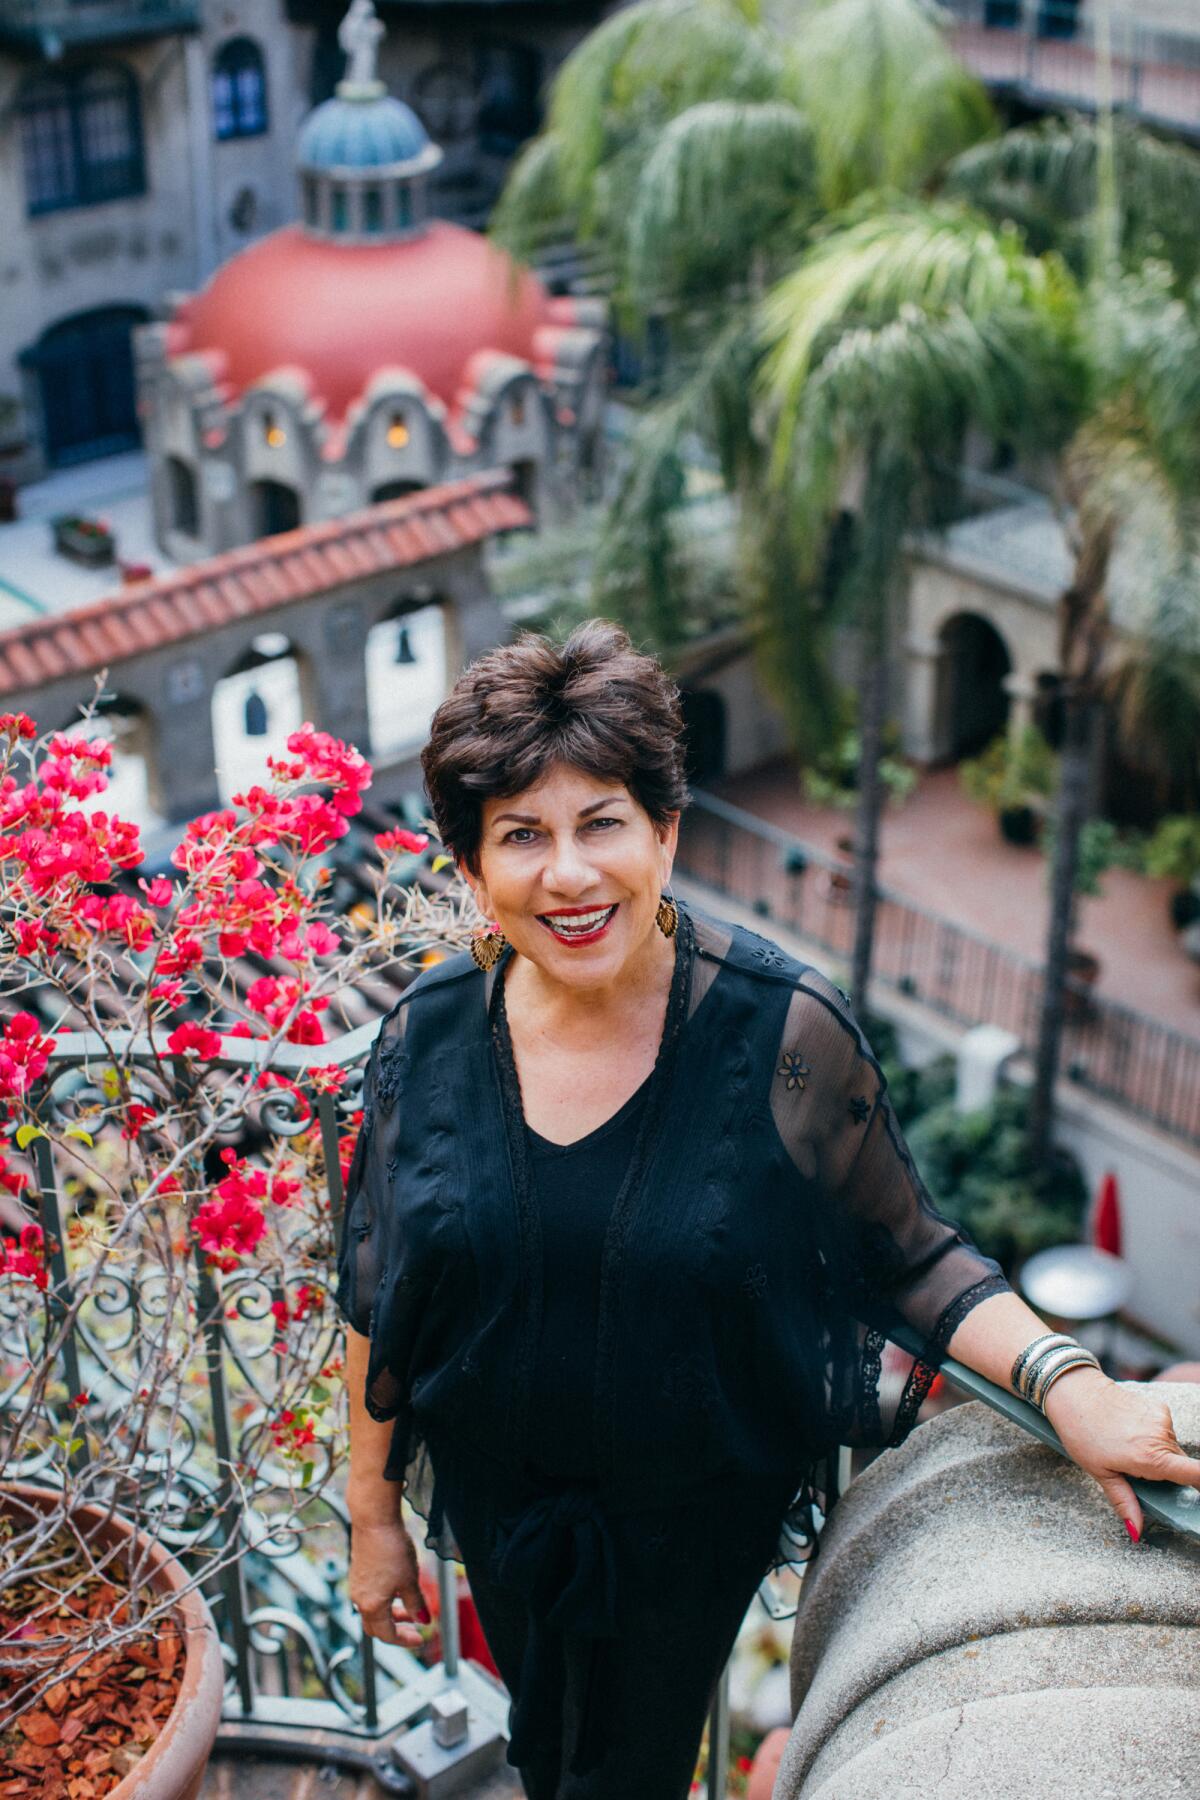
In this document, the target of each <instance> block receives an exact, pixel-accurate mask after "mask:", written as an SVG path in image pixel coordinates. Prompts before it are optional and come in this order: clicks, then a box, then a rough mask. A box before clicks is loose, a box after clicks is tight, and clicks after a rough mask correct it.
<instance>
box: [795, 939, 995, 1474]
mask: <svg viewBox="0 0 1200 1800" xmlns="http://www.w3.org/2000/svg"><path fill="white" fill-rule="evenodd" d="M778 1068H779V1071H780V1072H779V1074H777V1076H776V1078H775V1080H774V1083H773V1086H772V1110H773V1112H774V1114H775V1119H776V1125H777V1128H778V1129H779V1132H780V1136H781V1137H782V1138H783V1140H784V1143H785V1145H786V1146H787V1148H788V1150H789V1153H790V1155H791V1156H792V1158H793V1161H794V1162H795V1163H796V1165H797V1167H798V1169H799V1170H800V1172H801V1173H802V1174H803V1175H806V1176H807V1177H808V1178H809V1179H810V1181H811V1182H812V1183H813V1184H814V1185H815V1191H816V1193H817V1195H818V1196H819V1198H818V1203H817V1204H818V1209H819V1213H820V1229H819V1235H820V1239H821V1244H822V1250H823V1254H824V1258H825V1263H826V1270H827V1276H828V1297H829V1299H830V1300H831V1302H832V1303H833V1306H834V1308H835V1310H836V1309H841V1310H843V1311H844V1312H845V1313H846V1314H848V1315H849V1316H850V1318H852V1319H853V1320H855V1321H857V1322H858V1324H859V1325H860V1326H861V1327H865V1335H864V1334H863V1333H862V1332H861V1331H860V1332H859V1333H858V1335H857V1341H856V1342H855V1343H854V1345H853V1347H852V1352H848V1351H847V1350H846V1340H845V1338H843V1339H842V1357H841V1361H842V1363H843V1364H845V1362H846V1360H847V1358H848V1357H849V1356H850V1355H851V1354H852V1356H853V1360H854V1363H855V1367H854V1369H853V1370H850V1369H848V1368H846V1367H845V1366H843V1367H841V1368H840V1369H837V1370H835V1380H834V1385H835V1389H840V1390H841V1398H842V1399H843V1401H845V1402H847V1403H852V1406H853V1411H854V1413H855V1415H856V1418H857V1424H858V1432H857V1439H856V1437H855V1435H852V1436H850V1437H849V1438H847V1439H846V1440H845V1441H862V1442H869V1441H871V1437H872V1435H873V1433H874V1432H877V1431H880V1428H881V1420H880V1410H879V1402H880V1394H881V1391H882V1385H883V1384H882V1382H881V1374H882V1371H881V1367H880V1364H881V1361H882V1350H883V1342H882V1340H883V1339H885V1338H887V1337H888V1335H889V1334H890V1332H891V1331H893V1330H894V1329H895V1328H896V1326H897V1325H898V1324H907V1325H908V1326H910V1327H912V1328H913V1329H915V1330H916V1331H917V1332H919V1334H920V1336H921V1340H922V1352H921V1357H920V1359H919V1360H917V1361H916V1362H915V1363H914V1362H913V1361H912V1359H911V1358H909V1359H908V1368H907V1374H906V1377H905V1378H904V1379H903V1391H902V1393H901V1394H900V1395H899V1397H898V1398H896V1397H895V1396H893V1397H892V1402H891V1404H892V1405H894V1424H893V1428H892V1430H891V1433H890V1435H886V1434H885V1435H886V1441H887V1442H889V1443H897V1442H899V1441H900V1440H901V1438H902V1437H903V1436H905V1435H906V1434H907V1431H908V1430H909V1429H910V1428H911V1426H912V1424H913V1423H914V1422H915V1418H916V1412H917V1409H918V1407H919V1406H920V1403H921V1401H922V1400H923V1399H924V1397H925V1395H926V1394H927V1392H928V1390H929V1387H930V1385H931V1384H932V1381H933V1377H934V1374H935V1373H936V1367H937V1364H938V1363H939V1362H940V1361H941V1360H942V1358H943V1357H944V1355H945V1352H946V1346H947V1344H948V1343H949V1340H950V1338H951V1337H952V1336H953V1334H954V1332H955V1330H956V1329H957V1327H958V1325H959V1324H960V1323H961V1321H962V1320H963V1319H964V1318H965V1317H966V1316H967V1314H968V1313H969V1312H970V1311H971V1309H972V1308H973V1307H974V1306H976V1305H978V1304H979V1302H980V1301H981V1300H985V1299H987V1298H988V1296H989V1295H991V1294H995V1293H1002V1292H1005V1291H1007V1290H1008V1288H1009V1283H1008V1281H1007V1279H1006V1277H1005V1275H1004V1273H1003V1271H1002V1270H1001V1268H1000V1265H999V1263H997V1262H995V1261H994V1260H993V1259H992V1258H991V1257H989V1256H985V1255H984V1254H983V1252H982V1251H981V1250H979V1248H978V1247H977V1246H976V1245H975V1243H974V1242H973V1241H972V1239H971V1238H970V1237H969V1236H968V1234H967V1233H966V1232H965V1231H964V1230H963V1229H962V1227H961V1226H958V1225H956V1224H955V1223H954V1221H953V1220H951V1219H948V1218H946V1217H945V1215H944V1214H942V1213H941V1212H939V1211H938V1209H937V1207H936V1206H935V1205H934V1203H933V1200H932V1198H931V1197H930V1194H929V1192H928V1189H927V1188H926V1186H925V1184H924V1182H923V1181H922V1179H921V1176H920V1174H919V1173H918V1171H917V1168H916V1165H915V1164H914V1162H913V1159H912V1155H911V1153H910V1151H909V1149H908V1146H907V1144H906V1143H905V1141H904V1136H903V1133H902V1131H901V1129H900V1125H899V1122H898V1120H897V1118H896V1114H895V1109H894V1108H893V1106H892V1102H891V1098H890V1096H889V1094H888V1092H887V1081H886V1077H885V1076H884V1073H883V1070H882V1069H881V1068H880V1066H879V1063H878V1061H877V1059H876V1058H875V1056H874V1054H873V1053H872V1051H871V1048H870V1045H869V1044H868V1043H867V1040H866V1038H865V1037H864V1035H863V1033H862V1031H861V1029H860V1028H859V1025H858V1023H857V1021H856V1020H855V1018H854V1015H853V1013H852V1012H851V1009H850V1006H849V1004H848V1002H847V1001H846V999H845V996H844V995H843V994H842V993H841V990H840V989H838V988H837V987H835V986H834V985H833V983H832V982H830V981H828V980H827V979H826V978H825V977H824V976H823V975H820V974H819V973H818V972H817V971H816V970H812V969H806V970H805V971H804V974H803V976H802V977H801V985H800V986H799V988H798V990H797V992H796V994H795V996H794V998H793V1000H792V1003H791V1005H790V1006H789V1009H788V1014H787V1021H786V1024H785V1029H784V1042H783V1044H782V1046H781V1051H780V1060H779V1065H778ZM789 1070H790V1071H791V1074H790V1077H789V1073H788V1071H789ZM789 1079H790V1081H791V1085H790V1086H789ZM901 1360H902V1359H901Z"/></svg>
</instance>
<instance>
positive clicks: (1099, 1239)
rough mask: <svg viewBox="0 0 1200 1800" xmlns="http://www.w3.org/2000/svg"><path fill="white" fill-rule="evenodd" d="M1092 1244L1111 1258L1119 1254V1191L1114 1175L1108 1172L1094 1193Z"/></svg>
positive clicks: (1110, 1171)
mask: <svg viewBox="0 0 1200 1800" xmlns="http://www.w3.org/2000/svg"><path fill="white" fill-rule="evenodd" d="M1092 1243H1093V1244H1094V1245H1095V1247H1096V1248H1097V1249H1098V1250H1107V1251H1108V1252H1109V1253H1110V1254H1111V1255H1113V1256H1120V1254H1121V1191H1120V1188H1119V1187H1118V1185H1117V1178H1116V1175H1115V1174H1114V1173H1113V1171H1112V1170H1111V1169H1109V1170H1108V1172H1107V1174H1106V1175H1105V1177H1104V1179H1103V1181H1101V1183H1100V1186H1099V1188H1098V1189H1097V1191H1096V1203H1095V1205H1094V1206H1093V1208H1092Z"/></svg>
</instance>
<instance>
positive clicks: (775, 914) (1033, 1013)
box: [677, 792, 1200, 1144]
mask: <svg viewBox="0 0 1200 1800" xmlns="http://www.w3.org/2000/svg"><path fill="white" fill-rule="evenodd" d="M714 834H715V849H714V847H713V845H712V843H710V842H708V841H706V840H708V839H709V838H710V837H713V836H714ZM748 857H749V859H750V861H751V864H752V867H751V869H750V871H749V874H750V877H751V878H750V879H743V880H739V879H738V877H739V875H745V874H746V869H745V864H746V861H747V858H748ZM764 858H766V860H764ZM810 867H815V868H817V869H819V870H821V871H823V872H824V873H825V874H826V875H832V876H835V877H836V878H837V879H838V881H839V882H841V883H842V884H843V885H844V884H845V878H846V877H847V876H848V874H849V872H850V870H851V867H852V865H851V863H850V862H849V861H848V860H846V859H842V860H840V861H839V860H838V859H837V858H835V857H832V856H831V855H830V854H829V852H828V851H827V850H823V849H821V848H820V847H818V846H816V845H814V844H810V843H808V842H806V841H805V840H804V839H802V838H798V837H796V836H794V835H793V834H792V833H790V832H788V831H786V830H785V829H783V828H782V827H780V826H778V825H774V824H772V823H771V822H770V821H768V820H765V819H760V818H758V817H756V816H755V815H754V814H753V813H748V812H745V811H744V810H743V809H742V808H741V807H737V806H733V805H731V804H730V802H729V801H727V800H723V799H720V798H719V797H717V796H716V795H713V794H709V793H704V792H699V793H696V792H694V793H693V796H692V804H691V807H690V808H689V811H688V812H687V813H685V814H684V819H683V830H682V832H681V836H680V848H679V855H678V859H677V868H678V870H679V872H680V873H681V874H684V875H690V876H691V877H692V878H693V879H694V880H697V881H700V882H702V883H704V884H705V885H707V886H709V887H712V888H715V889H716V890H717V891H718V892H719V893H721V894H723V895H725V896H727V897H729V898H732V899H737V900H740V901H741V902H742V903H743V904H746V905H750V906H752V907H753V908H754V909H755V911H757V912H759V913H761V915H762V916H763V917H764V918H766V919H770V920H773V921H777V922H778V923H779V924H780V925H783V926H784V927H786V928H788V929H790V930H793V931H796V932H797V933H799V935H800V936H802V937H806V938H809V939H811V940H813V941H815V942H816V943H817V944H819V945H820V947H821V948H822V949H823V950H826V951H828V952H830V953H831V954H832V955H834V956H837V957H842V956H846V955H848V953H849V949H850V939H851V932H852V920H853V910H852V906H850V905H847V904H845V903H842V904H839V905H837V906H834V905H833V904H832V902H831V900H830V898H829V896H828V895H826V896H825V898H824V899H823V900H822V899H821V898H820V897H818V896H813V895H811V894H810V895H806V893H805V887H804V882H803V876H804V873H805V871H806V870H807V869H808V868H810ZM876 897H877V905H878V919H879V921H880V923H879V925H877V937H878V938H879V948H878V952H877V955H876V960H875V969H874V971H873V979H874V980H875V981H877V982H878V983H880V984H881V985H883V986H888V987H891V988H894V989H895V990H897V991H898V992H900V993H904V994H910V995H912V996H914V997H916V998H919V999H920V1000H921V1002H922V1003H923V1004H925V1005H927V1006H929V1007H930V1008H931V1009H932V1010H933V1011H936V1012H939V1013H941V1014H942V1015H943V1016H945V1017H947V1018H952V1019H954V1020H955V1021H956V1022H957V1023H959V1024H964V1025H979V1024H986V1023H1001V1024H1004V1025H1005V1026H1006V1028H1008V1029H1012V1030H1014V1031H1015V1032H1016V1033H1017V1035H1018V1037H1019V1038H1020V1039H1021V1042H1022V1044H1023V1045H1024V1047H1025V1048H1026V1049H1027V1050H1032V1048H1033V1045H1034V1042H1035V1037H1036V1029H1037V1017H1038V1011H1039V1007H1040V990H1041V985H1042V982H1043V979H1044V970H1043V966H1042V964H1041V963H1040V962H1038V961H1037V960H1035V959H1034V958H1032V957H1029V956H1027V955H1025V954H1024V953H1023V952H1021V951H1019V950H1015V949H1012V948H1011V947H1010V946H1008V945H1006V944H997V943H996V942H995V941H994V940H992V939H990V938H988V937H985V936H984V935H983V933H981V932H979V931H977V930H975V929H974V928H973V927H972V926H970V925H965V924H961V923H959V922H958V921H957V920H952V919H948V918H945V917H944V916H943V915H941V914H939V913H936V912H933V911H932V910H931V909H930V908H928V907H926V906H923V905H922V904H921V903H920V902H919V901H915V900H911V899H908V898H907V897H905V896H903V895H901V894H898V893H896V892H895V891H894V890H893V889H891V888H888V887H886V886H878V887H877V889H876ZM851 899H852V895H851V894H850V893H849V892H847V893H846V894H845V896H844V901H850V900H851ZM814 915H815V916H814ZM1066 991H1067V995H1068V1001H1069V1005H1070V1006H1071V1007H1072V1008H1073V1009H1074V1016H1073V1017H1072V1018H1071V1019H1070V1021H1069V1023H1068V1030H1067V1033H1066V1040H1065V1048H1064V1066H1065V1069H1066V1072H1067V1074H1068V1076H1069V1078H1070V1079H1071V1080H1072V1081H1073V1082H1075V1083H1076V1085H1078V1086H1080V1087H1083V1088H1086V1089H1088V1090H1090V1091H1092V1092H1094V1093H1096V1094H1098V1095H1101V1096H1102V1097H1104V1098H1105V1099H1108V1100H1111V1101H1113V1102H1114V1104H1116V1105H1118V1106H1121V1107H1123V1108H1124V1109H1126V1110H1127V1111H1129V1112H1131V1113H1132V1114H1134V1115H1135V1116H1137V1117H1140V1118H1144V1119H1147V1120H1148V1121H1149V1122H1151V1123H1152V1124H1154V1125H1157V1126H1158V1127H1160V1128H1161V1129H1163V1130H1165V1131H1167V1132H1168V1133H1170V1134H1171V1135H1172V1136H1174V1137H1176V1138H1179V1139H1181V1140H1182V1141H1184V1142H1185V1143H1188V1144H1200V1037H1196V1036H1192V1035H1191V1034H1189V1033H1188V1032H1186V1031H1183V1030H1181V1029H1180V1028H1179V1027H1178V1026H1174V1025H1165V1024H1162V1023H1161V1022H1160V1021H1159V1020H1157V1019H1154V1018H1152V1017H1150V1016H1149V1015H1148V1014H1146V1013H1142V1012H1138V1011H1137V1010H1136V1009H1135V1008H1134V1007H1131V1006H1129V1005H1127V1004H1126V1003H1125V1002H1124V1001H1121V1000H1113V999H1110V998H1108V997H1107V996H1105V997H1104V998H1100V997H1099V996H1097V995H1096V994H1095V993H1094V992H1092V990H1091V989H1090V988H1089V986H1088V985H1087V984H1086V983H1084V982H1081V981H1079V980H1078V979H1076V978H1075V977H1068V980H1067V982H1066Z"/></svg>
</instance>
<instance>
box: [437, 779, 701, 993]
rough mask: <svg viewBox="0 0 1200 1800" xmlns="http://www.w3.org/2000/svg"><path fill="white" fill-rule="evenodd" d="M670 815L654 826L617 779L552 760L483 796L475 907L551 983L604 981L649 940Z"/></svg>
mask: <svg viewBox="0 0 1200 1800" xmlns="http://www.w3.org/2000/svg"><path fill="white" fill-rule="evenodd" d="M678 834H679V820H678V817H677V816H676V817H675V818H673V819H672V820H671V822H670V823H669V824H667V825H662V826H658V825H655V823H654V821H653V820H652V819H651V817H650V815H649V813H647V812H646V811H645V809H644V808H643V807H642V806H641V805H639V803H638V802H637V801H636V800H635V799H634V797H633V795H632V794H631V793H630V792H629V789H628V788H627V787H625V786H624V785H623V784H622V783H621V782H618V781H606V780H603V779H601V778H599V777H597V776H595V775H588V774H585V773H584V772H583V770H581V769H576V768H573V767H569V766H567V765H564V764H558V765H556V766H555V767H554V768H552V769H551V770H550V771H549V773H548V774H547V775H546V776H545V777H544V778H543V779H542V780H541V781H539V782H537V783H536V784H535V785H534V786H533V787H529V788H526V789H525V790H524V791H523V792H522V793H520V794H514V795H511V796H509V797H508V798H503V799H489V800H485V801H484V803H483V815H482V831H481V834H480V840H479V853H478V864H479V871H478V873H477V874H475V873H473V872H472V871H470V870H468V869H465V868H464V870H463V873H464V874H465V875H466V878H467V880H468V881H469V882H470V884H471V887H472V889H473V890H474V893H475V898H476V901H477V903H478V905H479V909H480V911H481V912H482V913H483V914H484V915H485V917H487V918H489V919H494V920H495V921H496V923H497V924H498V925H499V927H500V929H501V931H502V932H503V933H504V935H505V937H506V938H507V939H508V941H509V943H510V944H511V945H512V947H513V949H514V950H515V951H516V952H517V953H518V955H520V956H526V957H528V958H529V960H530V961H531V962H533V963H536V964H537V966H538V968H539V969H540V970H541V971H542V973H543V974H544V975H546V976H548V977H549V978H550V979H551V980H553V981H557V982H561V983H563V984H564V985H566V986H571V987H603V986H606V985H607V984H609V983H610V982H614V981H616V980H617V978H618V977H619V976H621V975H622V973H623V972H625V971H626V970H627V968H628V966H629V964H630V963H631V961H632V962H635V961H637V960H638V959H639V958H641V957H642V956H644V955H645V954H646V951H647V948H648V946H652V944H653V939H652V936H651V934H652V933H653V932H654V930H655V921H654V915H655V913H656V912H657V910H658V903H659V900H660V899H661V897H662V891H663V889H664V887H665V886H666V885H667V882H668V880H669V879H670V874H671V864H672V861H673V859H674V855H675V844H676V839H677V837H678Z"/></svg>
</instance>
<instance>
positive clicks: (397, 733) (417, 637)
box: [366, 601, 448, 760]
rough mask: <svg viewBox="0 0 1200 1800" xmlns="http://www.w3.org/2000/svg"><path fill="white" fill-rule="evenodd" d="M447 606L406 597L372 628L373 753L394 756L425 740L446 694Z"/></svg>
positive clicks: (370, 714) (370, 697) (369, 660)
mask: <svg viewBox="0 0 1200 1800" xmlns="http://www.w3.org/2000/svg"><path fill="white" fill-rule="evenodd" d="M447 670H448V658H447V655H446V610H445V607H444V606H442V605H441V603H440V602H438V601H434V602H433V603H432V604H426V605H424V606H423V605H421V604H420V603H415V602H413V601H401V603H400V604H399V605H398V606H397V607H395V608H394V609H393V611H392V612H391V613H389V614H388V616H387V617H386V618H384V619H381V620H380V621H379V622H378V624H376V625H373V626H372V627H371V629H370V631H369V632H368V633H367V644H366V678H367V729H368V731H369V732H370V734H371V754H372V756H374V757H377V758H378V759H380V760H385V759H386V760H394V759H395V758H398V757H399V756H402V755H403V754H404V753H405V752H406V751H412V750H415V749H417V748H418V747H419V746H420V745H421V744H423V743H424V741H425V738H426V736H427V735H428V731H429V721H430V720H431V719H432V717H433V715H434V713H435V712H436V710H437V708H438V707H439V706H440V705H441V703H442V701H443V700H444V699H445V697H446V687H447Z"/></svg>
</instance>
